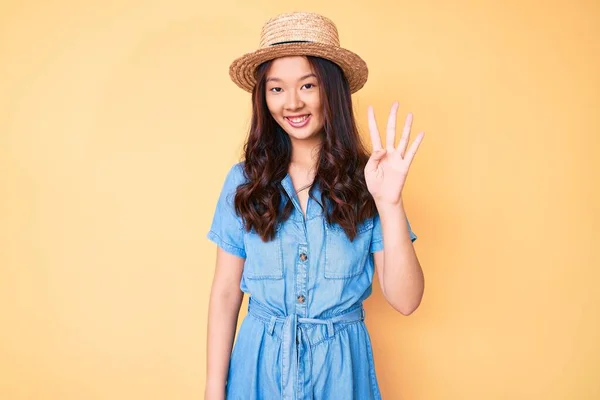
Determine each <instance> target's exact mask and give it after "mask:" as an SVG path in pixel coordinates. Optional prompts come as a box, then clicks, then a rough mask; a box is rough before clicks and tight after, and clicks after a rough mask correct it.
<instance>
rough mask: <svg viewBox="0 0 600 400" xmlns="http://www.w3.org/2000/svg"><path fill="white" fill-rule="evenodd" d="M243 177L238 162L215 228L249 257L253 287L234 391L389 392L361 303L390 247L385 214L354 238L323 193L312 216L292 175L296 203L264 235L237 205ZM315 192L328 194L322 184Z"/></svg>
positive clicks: (221, 239)
mask: <svg viewBox="0 0 600 400" xmlns="http://www.w3.org/2000/svg"><path fill="white" fill-rule="evenodd" d="M244 181H245V178H244V175H243V164H242V163H238V164H236V165H234V166H233V167H232V168H231V170H230V171H229V173H228V175H227V177H226V179H225V183H224V185H223V188H222V192H221V194H220V197H219V200H218V203H217V206H216V211H215V214H214V217H213V221H212V226H211V228H210V231H209V233H208V235H207V237H208V238H209V239H210V240H212V241H214V242H215V243H216V244H217V245H218V246H220V247H221V248H222V249H224V250H225V251H227V252H229V253H231V254H234V255H236V256H239V257H243V258H245V264H244V271H243V274H242V279H241V282H240V288H241V290H242V291H243V292H245V293H248V294H250V299H249V307H248V314H247V315H246V317H245V318H244V320H243V322H242V324H241V326H240V329H239V331H238V336H237V339H236V342H235V345H234V348H233V352H232V354H231V360H230V365H229V379H228V382H227V390H226V393H227V400H272V399H285V400H309V399H310V400H320V399H340V400H347V399H359V400H369V399H381V395H380V392H379V387H378V384H377V378H376V376H375V368H374V364H373V354H372V350H371V341H370V338H369V334H368V332H367V329H366V326H365V324H364V310H363V307H362V302H363V301H364V300H365V299H366V298H367V297H369V295H370V294H371V283H372V280H373V274H374V261H373V256H372V253H373V252H376V251H379V250H382V249H383V237H382V232H381V223H380V221H379V217H378V216H376V217H374V218H371V219H368V220H366V221H364V222H363V223H362V224H361V225H360V226H359V229H358V231H359V234H358V235H357V237H356V238H355V239H354V242H350V240H349V239H348V238H347V236H346V234H345V232H344V231H343V229H342V228H341V227H340V226H338V225H329V224H327V222H326V220H325V217H324V213H323V211H322V208H321V207H320V205H319V204H318V203H317V202H316V201H315V200H314V199H312V198H309V200H308V205H307V211H306V217H305V216H304V214H303V212H302V208H301V207H300V203H299V200H298V197H297V196H296V193H295V191H294V187H293V185H292V181H291V178H290V176H289V175H286V177H285V178H284V179H283V180H282V181H281V184H282V186H283V189H284V190H285V191H286V192H287V195H288V196H289V197H290V198H291V199H292V202H293V205H294V210H293V212H292V214H291V216H290V218H289V219H288V220H286V221H285V222H283V223H280V224H279V226H278V227H277V229H276V238H275V239H274V240H272V241H270V242H267V243H265V242H263V241H262V240H261V238H260V236H259V235H258V234H257V233H256V232H254V231H251V232H246V231H245V230H244V227H243V224H242V219H241V217H239V216H237V215H236V213H235V210H234V207H233V200H234V197H235V191H236V188H237V186H238V185H239V184H241V183H243V182H244ZM313 195H314V197H315V198H316V199H320V195H321V194H320V190H319V187H318V186H315V187H314V188H313ZM282 199H285V200H283V201H282V203H283V202H285V201H287V196H285V194H283V193H282ZM406 222H407V228H408V230H409V232H410V235H411V239H412V241H414V240H415V239H416V238H417V237H416V235H415V234H414V233H413V232H412V230H411V228H410V224H409V222H408V220H407V221H406Z"/></svg>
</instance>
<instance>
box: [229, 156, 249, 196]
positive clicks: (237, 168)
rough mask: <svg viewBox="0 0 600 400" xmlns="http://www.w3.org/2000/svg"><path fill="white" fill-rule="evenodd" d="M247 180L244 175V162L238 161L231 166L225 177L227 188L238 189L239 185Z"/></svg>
mask: <svg viewBox="0 0 600 400" xmlns="http://www.w3.org/2000/svg"><path fill="white" fill-rule="evenodd" d="M245 182H246V177H245V175H244V162H243V161H241V162H238V163H236V164H234V165H233V166H231V168H230V169H229V171H228V172H227V176H226V177H225V184H224V186H225V187H226V188H229V189H230V190H231V189H236V188H237V187H238V186H239V185H241V184H242V183H245Z"/></svg>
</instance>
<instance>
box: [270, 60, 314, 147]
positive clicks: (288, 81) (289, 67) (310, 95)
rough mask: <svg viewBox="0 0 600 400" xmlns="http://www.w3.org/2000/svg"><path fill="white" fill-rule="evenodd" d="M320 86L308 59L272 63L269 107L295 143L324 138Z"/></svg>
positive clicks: (274, 61)
mask: <svg viewBox="0 0 600 400" xmlns="http://www.w3.org/2000/svg"><path fill="white" fill-rule="evenodd" d="M319 84H320V82H318V81H317V76H316V75H315V74H314V71H313V70H312V68H311V66H310V64H309V62H308V60H307V59H306V57H299V56H298V57H283V58H277V59H275V60H273V62H272V63H271V67H270V69H269V71H268V73H267V77H266V88H265V89H266V93H265V96H266V101H267V107H268V108H269V112H270V113H271V115H272V116H273V118H274V119H275V121H277V123H278V124H279V125H280V126H281V127H282V128H283V130H285V131H286V132H287V134H288V135H290V138H291V139H292V141H293V140H294V139H297V140H306V139H315V138H318V137H320V135H321V131H322V129H323V115H322V112H321V96H320V94H319Z"/></svg>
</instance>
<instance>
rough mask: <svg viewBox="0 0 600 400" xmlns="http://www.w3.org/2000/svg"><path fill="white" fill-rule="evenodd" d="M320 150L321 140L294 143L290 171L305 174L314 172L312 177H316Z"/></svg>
mask: <svg viewBox="0 0 600 400" xmlns="http://www.w3.org/2000/svg"><path fill="white" fill-rule="evenodd" d="M320 148H321V139H320V138H315V140H297V141H292V157H291V161H290V170H292V169H293V170H295V171H298V172H302V171H303V172H304V173H309V172H312V176H314V170H315V169H316V166H317V162H318V160H319V151H320Z"/></svg>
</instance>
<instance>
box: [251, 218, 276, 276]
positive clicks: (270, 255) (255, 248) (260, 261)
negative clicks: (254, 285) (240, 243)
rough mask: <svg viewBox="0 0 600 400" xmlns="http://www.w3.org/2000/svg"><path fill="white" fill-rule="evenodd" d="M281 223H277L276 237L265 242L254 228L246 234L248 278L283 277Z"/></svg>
mask: <svg viewBox="0 0 600 400" xmlns="http://www.w3.org/2000/svg"><path fill="white" fill-rule="evenodd" d="M280 230H281V224H278V225H277V228H276V230H275V238H274V239H273V240H271V241H269V242H263V240H262V239H261V238H260V235H258V234H257V233H256V232H255V231H254V230H252V231H250V232H246V233H245V234H244V246H245V249H246V262H245V264H244V276H245V277H246V278H248V279H283V256H282V252H283V251H282V247H281V232H280Z"/></svg>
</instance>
